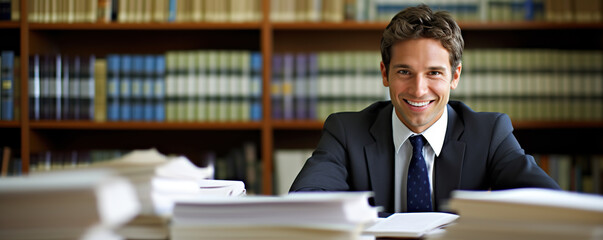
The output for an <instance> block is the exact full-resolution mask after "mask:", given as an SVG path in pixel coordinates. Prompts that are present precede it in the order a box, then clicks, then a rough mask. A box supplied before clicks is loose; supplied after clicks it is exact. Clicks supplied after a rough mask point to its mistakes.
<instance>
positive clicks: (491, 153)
mask: <svg viewBox="0 0 603 240" xmlns="http://www.w3.org/2000/svg"><path fill="white" fill-rule="evenodd" d="M463 47H464V42H463V38H462V36H461V30H460V28H459V27H458V25H457V24H456V22H455V21H454V20H453V19H452V17H451V16H450V15H449V14H448V13H446V12H433V11H432V10H431V9H430V8H429V7H427V6H426V5H419V6H418V7H412V8H408V9H405V10H403V11H401V12H400V13H398V14H397V15H396V16H395V17H394V18H393V19H392V20H391V22H390V23H389V25H388V26H387V27H386V29H385V31H384V32H383V37H382V39H381V56H382V62H381V75H382V78H383V85H384V86H386V87H389V93H390V97H391V101H383V102H377V103H374V104H373V105H371V106H369V107H368V108H366V109H364V110H362V111H360V112H348V113H335V114H332V115H331V116H329V117H328V119H327V120H326V121H325V124H324V129H323V133H322V136H321V139H320V141H319V144H318V146H317V148H316V150H315V151H314V153H313V155H312V157H310V159H308V161H307V162H306V164H305V165H304V167H303V169H302V170H301V172H300V173H299V175H298V176H297V178H296V179H295V181H294V183H293V185H292V186H291V191H372V192H374V199H372V200H373V201H374V202H373V203H372V204H374V205H376V206H381V207H383V208H384V209H383V210H384V211H383V213H382V214H381V216H387V215H389V214H391V213H394V212H410V211H442V210H443V209H441V206H440V205H441V204H442V203H444V202H445V201H446V200H447V199H449V198H450V194H451V192H452V191H453V190H456V189H464V190H488V189H491V190H499V189H509V188H521V187H540V188H553V189H559V186H558V185H557V184H556V183H555V181H553V180H552V179H551V178H549V177H548V175H547V174H546V173H545V172H544V171H542V169H540V168H539V167H538V165H537V164H536V162H535V161H534V158H533V157H532V156H530V155H526V154H525V153H524V150H523V149H522V148H521V146H520V145H519V143H518V142H517V140H516V139H515V137H514V135H513V127H512V125H511V120H510V119H509V117H508V116H507V115H505V114H501V113H477V112H474V111H472V110H471V109H470V108H469V107H467V106H466V105H464V104H463V103H461V102H457V101H449V97H450V91H451V90H453V89H455V88H456V87H457V86H458V84H459V80H460V76H461V69H462V64H461V56H462V51H463ZM419 201H420V202H421V203H420V204H419V203H418V202H419Z"/></svg>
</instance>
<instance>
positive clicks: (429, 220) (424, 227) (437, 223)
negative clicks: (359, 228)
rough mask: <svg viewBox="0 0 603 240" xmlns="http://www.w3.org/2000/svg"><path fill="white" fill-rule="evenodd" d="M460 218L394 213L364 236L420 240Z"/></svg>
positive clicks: (427, 213)
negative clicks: (416, 239)
mask: <svg viewBox="0 0 603 240" xmlns="http://www.w3.org/2000/svg"><path fill="white" fill-rule="evenodd" d="M458 217H459V216H458V215H456V214H452V213H442V212H421V213H394V214H392V215H391V216H389V217H387V218H385V219H381V220H380V221H378V222H377V223H375V224H373V225H372V226H369V227H368V228H366V229H365V230H364V232H363V234H364V235H373V236H375V237H408V238H419V237H422V236H424V235H425V234H428V233H430V232H432V231H434V230H437V229H440V227H442V226H444V225H447V224H450V223H452V222H454V221H455V220H456V219H457V218H458Z"/></svg>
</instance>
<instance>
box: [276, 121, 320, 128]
mask: <svg viewBox="0 0 603 240" xmlns="http://www.w3.org/2000/svg"><path fill="white" fill-rule="evenodd" d="M323 124H324V122H323V121H318V120H291V121H283V120H278V121H272V126H273V128H274V129H275V130H321V129H322V126H323Z"/></svg>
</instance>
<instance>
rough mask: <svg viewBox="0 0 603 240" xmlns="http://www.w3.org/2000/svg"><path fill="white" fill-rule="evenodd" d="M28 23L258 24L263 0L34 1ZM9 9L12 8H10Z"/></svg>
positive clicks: (31, 4) (30, 7)
mask: <svg viewBox="0 0 603 240" xmlns="http://www.w3.org/2000/svg"><path fill="white" fill-rule="evenodd" d="M28 4H29V5H30V6H29V16H28V18H29V21H30V22H40V23H77V22H122V23H143V22H147V23H148V22H259V21H260V20H261V18H262V16H261V0H152V1H150V0H148V1H147V0H81V1H80V0H78V1H75V0H53V1H47V0H32V1H30V2H29V3H28ZM9 7H10V6H9Z"/></svg>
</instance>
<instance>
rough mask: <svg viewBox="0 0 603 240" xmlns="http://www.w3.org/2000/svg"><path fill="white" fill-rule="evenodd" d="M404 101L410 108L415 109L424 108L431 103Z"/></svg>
mask: <svg viewBox="0 0 603 240" xmlns="http://www.w3.org/2000/svg"><path fill="white" fill-rule="evenodd" d="M405 101H406V103H408V104H410V105H412V106H415V107H423V106H426V105H427V104H429V103H431V101H425V102H413V101H410V100H405Z"/></svg>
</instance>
